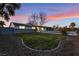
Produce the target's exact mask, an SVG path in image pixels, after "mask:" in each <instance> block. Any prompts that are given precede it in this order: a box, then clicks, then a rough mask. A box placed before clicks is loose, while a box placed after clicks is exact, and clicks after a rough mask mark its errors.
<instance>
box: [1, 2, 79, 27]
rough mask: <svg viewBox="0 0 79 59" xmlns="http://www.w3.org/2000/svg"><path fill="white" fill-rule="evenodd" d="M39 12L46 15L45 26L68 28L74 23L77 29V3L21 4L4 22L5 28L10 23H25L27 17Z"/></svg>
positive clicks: (78, 20)
mask: <svg viewBox="0 0 79 59" xmlns="http://www.w3.org/2000/svg"><path fill="white" fill-rule="evenodd" d="M39 12H44V13H46V14H47V20H48V22H47V23H46V24H44V25H46V26H53V25H59V26H66V25H67V26H68V25H69V24H70V23H71V22H75V23H76V24H77V27H79V3H23V4H21V8H20V9H19V10H16V15H15V16H12V17H11V19H10V21H9V22H6V24H7V25H6V26H9V24H10V22H18V23H27V22H28V16H30V15H31V14H32V13H37V14H38V13H39ZM0 19H2V18H0Z"/></svg>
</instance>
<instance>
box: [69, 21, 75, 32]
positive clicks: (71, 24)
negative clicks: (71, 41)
mask: <svg viewBox="0 0 79 59" xmlns="http://www.w3.org/2000/svg"><path fill="white" fill-rule="evenodd" d="M75 26H76V24H75V22H71V23H70V26H69V27H70V28H71V29H72V31H73V30H74V27H75Z"/></svg>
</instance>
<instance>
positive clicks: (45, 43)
mask: <svg viewBox="0 0 79 59" xmlns="http://www.w3.org/2000/svg"><path fill="white" fill-rule="evenodd" d="M19 37H21V38H22V39H23V41H24V43H25V44H26V45H27V46H29V47H31V48H33V49H38V50H39V49H42V50H48V49H53V48H55V47H57V46H58V43H59V41H61V40H62V39H63V38H64V37H63V36H62V35H57V34H44V33H28V34H20V35H19Z"/></svg>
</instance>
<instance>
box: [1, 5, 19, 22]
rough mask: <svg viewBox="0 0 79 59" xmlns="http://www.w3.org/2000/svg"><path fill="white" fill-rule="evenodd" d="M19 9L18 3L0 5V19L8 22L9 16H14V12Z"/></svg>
mask: <svg viewBox="0 0 79 59" xmlns="http://www.w3.org/2000/svg"><path fill="white" fill-rule="evenodd" d="M19 8H20V4H19V3H0V17H2V18H4V20H6V21H8V20H9V19H10V16H13V15H15V10H17V9H19Z"/></svg>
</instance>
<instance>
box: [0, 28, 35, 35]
mask: <svg viewBox="0 0 79 59" xmlns="http://www.w3.org/2000/svg"><path fill="white" fill-rule="evenodd" d="M31 32H35V30H33V29H14V28H2V27H1V28H0V35H12V34H20V33H31Z"/></svg>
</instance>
